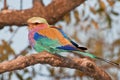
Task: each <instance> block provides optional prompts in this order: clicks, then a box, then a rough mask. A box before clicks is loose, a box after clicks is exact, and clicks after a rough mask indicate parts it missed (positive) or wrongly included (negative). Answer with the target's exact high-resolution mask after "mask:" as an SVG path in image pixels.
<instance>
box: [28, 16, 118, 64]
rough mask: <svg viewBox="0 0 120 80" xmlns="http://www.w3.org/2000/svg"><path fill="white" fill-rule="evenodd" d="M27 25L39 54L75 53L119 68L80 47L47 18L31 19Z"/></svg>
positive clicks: (30, 40) (31, 42)
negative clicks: (44, 52) (45, 52)
mask: <svg viewBox="0 0 120 80" xmlns="http://www.w3.org/2000/svg"><path fill="white" fill-rule="evenodd" d="M27 24H28V30H29V34H28V39H29V43H30V45H31V46H32V47H33V48H34V49H35V50H36V51H37V52H39V53H40V52H43V51H47V52H49V53H51V54H59V53H61V52H75V53H78V54H80V55H82V56H85V57H89V58H92V59H98V60H101V61H105V62H107V63H109V64H112V65H115V66H119V64H118V63H115V62H113V61H110V60H107V59H103V58H101V57H98V56H96V55H94V54H91V53H90V52H88V51H86V50H87V48H86V47H82V46H79V44H77V43H76V42H74V41H73V40H72V39H71V38H69V37H68V36H67V34H65V32H64V31H63V30H62V29H61V28H58V27H56V26H51V25H49V24H48V22H47V20H46V19H45V18H42V17H31V18H29V19H28V20H27Z"/></svg>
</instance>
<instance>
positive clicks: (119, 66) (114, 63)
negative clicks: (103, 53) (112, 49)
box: [96, 57, 120, 68]
mask: <svg viewBox="0 0 120 80" xmlns="http://www.w3.org/2000/svg"><path fill="white" fill-rule="evenodd" d="M96 59H98V60H101V61H105V62H107V63H109V64H111V65H114V66H116V67H118V68H120V64H118V63H116V62H113V61H110V60H107V59H103V58H100V57H96Z"/></svg>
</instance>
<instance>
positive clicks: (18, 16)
mask: <svg viewBox="0 0 120 80" xmlns="http://www.w3.org/2000/svg"><path fill="white" fill-rule="evenodd" d="M84 1H85V0H53V1H52V2H51V3H50V4H49V5H48V6H44V5H43V3H42V2H41V1H39V0H34V2H33V7H32V8H31V9H25V10H3V11H1V12H0V28H3V27H4V26H10V25H17V26H24V25H26V21H27V19H28V18H30V17H33V16H40V17H44V18H46V19H47V20H48V23H49V24H54V23H56V22H57V21H59V20H60V19H61V18H62V17H63V16H64V14H66V13H68V12H69V11H71V10H72V9H74V8H76V7H77V6H79V5H80V4H82V3H83V2H84Z"/></svg>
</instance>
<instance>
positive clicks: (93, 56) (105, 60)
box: [75, 51, 120, 68]
mask: <svg viewBox="0 0 120 80" xmlns="http://www.w3.org/2000/svg"><path fill="white" fill-rule="evenodd" d="M75 52H76V53H78V54H81V55H83V56H87V57H90V58H94V59H98V60H101V61H104V62H107V63H109V64H111V65H114V66H117V67H119V68H120V64H118V63H115V62H113V61H110V60H107V59H103V58H100V57H97V56H95V55H93V54H91V53H89V52H80V51H75Z"/></svg>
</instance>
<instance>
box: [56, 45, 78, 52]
mask: <svg viewBox="0 0 120 80" xmlns="http://www.w3.org/2000/svg"><path fill="white" fill-rule="evenodd" d="M56 48H57V49H63V50H73V51H76V50H77V48H75V47H73V46H71V45H65V46H59V47H56Z"/></svg>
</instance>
